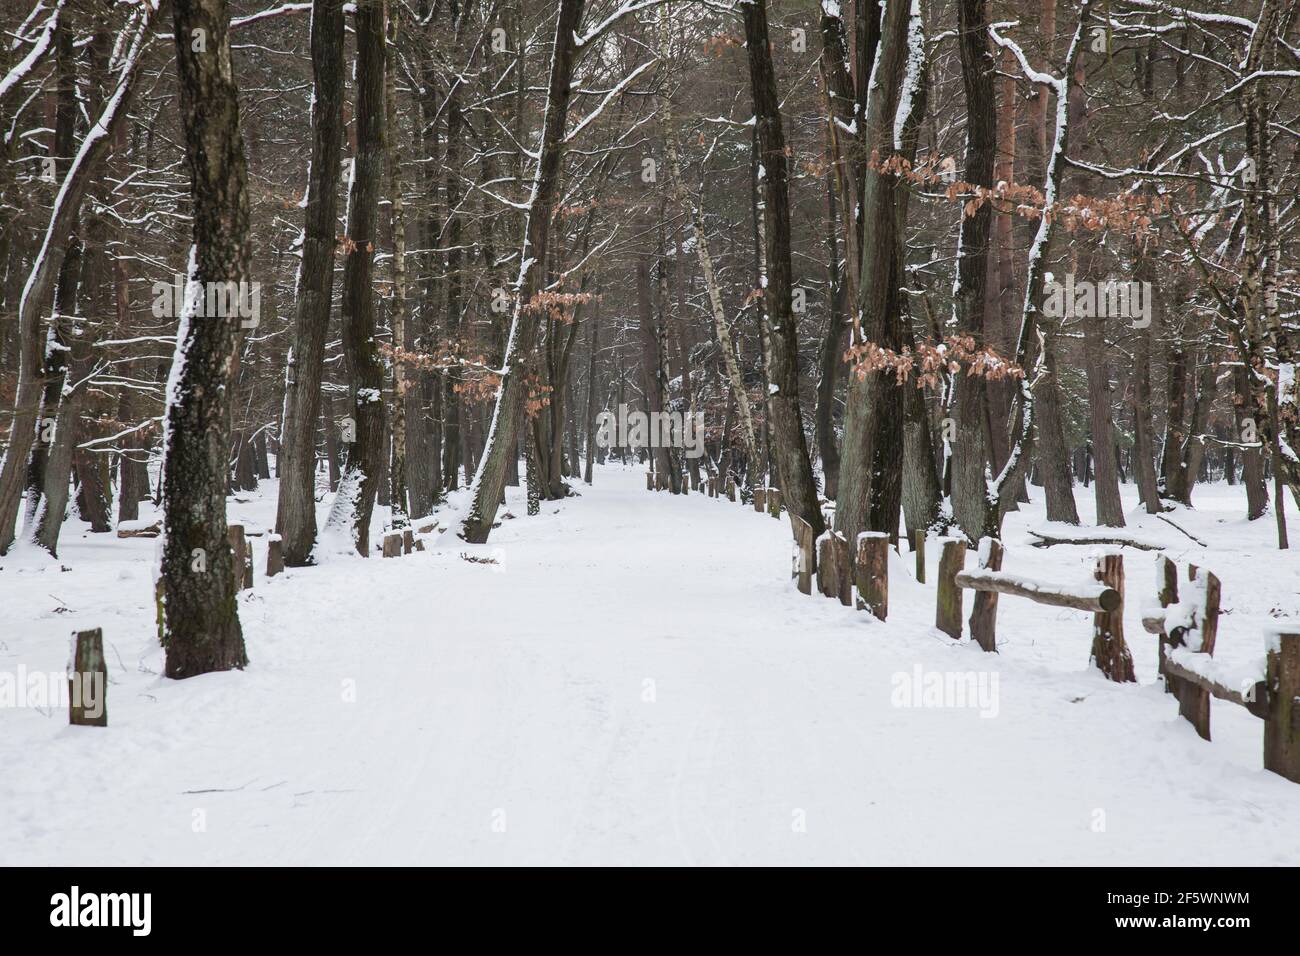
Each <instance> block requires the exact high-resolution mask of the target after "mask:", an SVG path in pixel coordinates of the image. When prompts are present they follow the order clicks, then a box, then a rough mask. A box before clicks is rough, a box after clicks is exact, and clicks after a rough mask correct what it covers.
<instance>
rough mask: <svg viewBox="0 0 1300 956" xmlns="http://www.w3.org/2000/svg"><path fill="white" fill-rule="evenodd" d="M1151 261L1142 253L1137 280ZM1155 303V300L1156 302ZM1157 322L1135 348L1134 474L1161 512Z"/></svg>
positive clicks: (1153, 509)
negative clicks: (1154, 356) (1154, 366)
mask: <svg viewBox="0 0 1300 956" xmlns="http://www.w3.org/2000/svg"><path fill="white" fill-rule="evenodd" d="M1149 272H1150V264H1149V263H1148V262H1147V259H1146V257H1145V256H1142V257H1141V258H1140V259H1139V260H1138V263H1137V268H1136V269H1135V270H1134V278H1135V279H1136V280H1137V281H1149V280H1148V276H1149ZM1154 304H1155V303H1153V305H1154ZM1155 328H1156V323H1155V322H1154V321H1153V322H1152V324H1151V325H1150V326H1148V327H1147V328H1145V329H1138V330H1137V342H1136V344H1135V345H1134V348H1133V382H1132V388H1133V474H1134V477H1135V478H1136V480H1137V486H1138V495H1139V496H1140V497H1141V499H1142V505H1143V506H1144V507H1145V508H1146V511H1147V514H1157V513H1159V511H1160V491H1159V488H1158V487H1157V484H1156V453H1155V422H1154V421H1153V419H1152V407H1151V336H1152V334H1153V331H1154V329H1155Z"/></svg>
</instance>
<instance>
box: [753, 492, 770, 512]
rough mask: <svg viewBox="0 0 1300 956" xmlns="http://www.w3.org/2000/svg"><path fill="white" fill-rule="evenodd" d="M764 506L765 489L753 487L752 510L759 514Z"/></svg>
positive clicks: (765, 499) (765, 498)
mask: <svg viewBox="0 0 1300 956" xmlns="http://www.w3.org/2000/svg"><path fill="white" fill-rule="evenodd" d="M766 507H767V489H766V488H755V489H754V510H755V511H757V512H758V513H759V514H762V513H763V510H764V509H765V508H766Z"/></svg>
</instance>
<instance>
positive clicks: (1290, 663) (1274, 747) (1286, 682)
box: [1264, 634, 1300, 783]
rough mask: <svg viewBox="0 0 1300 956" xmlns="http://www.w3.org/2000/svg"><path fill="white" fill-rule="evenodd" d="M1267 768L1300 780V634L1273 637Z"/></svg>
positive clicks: (1270, 660)
mask: <svg viewBox="0 0 1300 956" xmlns="http://www.w3.org/2000/svg"><path fill="white" fill-rule="evenodd" d="M1267 666H1268V671H1267V676H1266V678H1265V682H1266V683H1267V685H1268V719H1267V720H1266V721H1265V723H1264V769H1265V770H1271V771H1273V772H1274V773H1276V774H1280V775H1281V776H1283V777H1286V778H1287V779H1288V780H1291V781H1293V782H1295V783H1300V634H1276V635H1274V636H1273V637H1272V638H1271V639H1270V640H1269V646H1268V665H1267Z"/></svg>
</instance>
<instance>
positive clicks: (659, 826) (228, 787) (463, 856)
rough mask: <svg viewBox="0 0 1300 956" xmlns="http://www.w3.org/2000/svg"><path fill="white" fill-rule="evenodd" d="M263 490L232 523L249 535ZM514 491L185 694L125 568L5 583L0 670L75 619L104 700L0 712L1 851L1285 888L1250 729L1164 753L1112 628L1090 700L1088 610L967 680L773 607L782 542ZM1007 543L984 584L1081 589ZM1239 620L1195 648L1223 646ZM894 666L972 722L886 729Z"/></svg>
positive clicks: (1018, 636) (291, 611)
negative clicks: (1152, 877)
mask: <svg viewBox="0 0 1300 956" xmlns="http://www.w3.org/2000/svg"><path fill="white" fill-rule="evenodd" d="M273 487H274V486H273V484H267V485H266V486H265V488H266V490H265V491H264V492H263V494H262V496H261V497H259V498H255V499H254V500H252V501H250V502H247V503H245V504H232V506H231V514H232V519H236V518H240V517H244V518H246V519H247V520H248V522H249V524H250V526H257V525H258V524H259V522H260V523H261V524H262V525H265V523H267V516H268V515H269V514H270V513H271V511H272V509H273V507H274V501H275V494H274V490H273ZM516 493H517V489H513V488H512V489H510V496H511V497H510V508H509V511H510V512H511V513H513V514H514V515H517V516H518V517H514V518H511V519H507V520H504V521H503V522H502V525H501V527H500V528H499V529H498V530H497V531H496V532H494V534H493V538H492V541H491V543H490V544H488V545H486V546H482V547H467V546H461V547H452V548H448V549H445V550H441V551H436V552H427V553H424V554H417V555H414V556H411V557H406V558H402V559H401V560H396V561H381V560H368V561H363V560H360V559H334V560H331V561H329V562H327V563H326V564H325V565H324V566H322V567H318V568H312V569H303V570H291V571H290V572H288V573H286V574H284V575H282V576H280V577H277V578H275V579H274V580H269V581H268V580H264V579H263V578H262V577H261V569H260V566H259V577H258V580H257V584H256V587H255V589H254V590H253V591H252V592H249V593H246V595H245V598H244V601H243V603H242V606H241V618H242V621H243V625H244V631H245V637H246V640H247V642H248V650H249V656H250V658H251V661H252V665H251V666H250V668H249V669H248V670H247V671H245V672H243V673H227V674H211V675H207V676H203V677H199V678H194V679H192V680H188V681H183V682H174V681H164V680H162V679H161V678H160V676H159V674H160V672H161V653H160V651H159V650H158V649H157V648H156V646H155V645H156V639H155V638H154V637H153V636H152V604H151V601H150V571H149V566H150V559H151V549H152V543H151V542H144V541H119V540H118V539H116V538H113V539H109V538H108V537H107V536H81V535H78V534H72V533H69V534H68V535H67V542H68V545H67V549H66V552H65V556H64V564H65V565H66V566H68V567H70V568H71V571H69V572H67V573H63V572H60V571H59V570H58V568H57V567H49V568H45V569H43V570H42V569H40V568H38V567H36V566H34V565H28V566H25V567H24V566H22V564H21V561H19V562H17V563H15V562H13V561H11V562H10V564H9V565H7V566H6V568H5V570H4V572H3V573H2V574H0V590H2V592H3V600H2V601H0V606H3V607H4V608H5V611H4V614H3V618H4V619H5V626H4V631H3V646H0V654H2V655H3V657H2V659H0V668H3V669H5V670H10V671H12V670H13V669H15V668H16V667H18V666H19V664H22V665H23V666H25V667H26V668H27V669H28V670H29V671H30V670H37V669H40V668H46V669H49V670H51V671H58V672H59V673H61V672H62V668H63V659H64V656H65V654H66V646H67V644H66V635H67V633H68V632H69V631H70V630H71V629H73V628H79V627H88V626H101V627H103V628H104V634H105V646H106V653H107V655H108V658H109V661H110V667H111V670H112V675H111V679H112V681H113V684H112V686H111V688H110V692H109V703H108V709H109V723H110V726H109V729H108V730H106V731H105V730H97V729H91V728H70V727H68V726H66V714H65V713H62V712H60V710H59V709H58V708H57V707H54V708H53V709H52V711H50V712H48V713H42V712H40V711H39V710H37V709H31V708H28V709H3V710H0V726H2V727H3V732H2V733H0V762H3V765H4V766H5V767H6V768H7V772H6V773H5V774H4V775H3V776H2V777H0V815H2V816H3V817H4V819H5V820H6V826H5V827H4V828H3V833H0V858H3V859H4V860H5V861H6V862H9V863H36V862H40V861H42V860H49V859H59V860H61V861H63V862H66V863H70V864H71V863H78V864H80V863H98V864H111V863H131V864H135V863H192V864H233V863H288V864H292V863H309V864H314V863H380V864H387V863H407V864H430V863H476V864H483V863H511V864H530V863H537V864H541V863H553V862H560V863H572V864H594V863H615V864H618V863H627V864H633V863H641V864H679V863H688V864H777V863H873V864H908V863H936V862H943V863H956V864H974V863H1021V864H1035V863H1044V864H1045V863H1049V862H1052V863H1081V864H1103V863H1104V864H1122V863H1136V862H1146V863H1152V862H1167V863H1238V864H1252V865H1261V864H1277V863H1291V864H1295V863H1300V846H1298V845H1297V844H1298V843H1300V840H1298V839H1297V837H1296V834H1297V833H1300V789H1298V788H1297V787H1296V786H1295V785H1294V784H1290V783H1287V782H1286V781H1284V780H1282V779H1281V778H1279V777H1276V776H1274V775H1272V774H1268V773H1265V772H1264V771H1262V770H1261V769H1260V767H1259V762H1260V757H1259V748H1260V745H1259V733H1260V727H1259V723H1258V722H1257V721H1255V720H1254V718H1252V717H1250V716H1249V715H1247V714H1245V713H1244V711H1240V710H1234V709H1233V708H1231V707H1230V706H1227V705H1225V706H1223V707H1218V706H1216V708H1215V713H1214V719H1215V721H1216V724H1215V734H1216V739H1215V741H1214V743H1212V744H1206V743H1204V742H1202V741H1200V740H1199V739H1197V738H1196V736H1195V734H1194V733H1193V732H1192V730H1191V728H1190V726H1189V725H1187V724H1186V723H1184V722H1182V721H1180V720H1178V719H1177V717H1176V706H1175V705H1174V703H1173V700H1172V698H1170V697H1167V696H1166V695H1164V694H1163V693H1162V692H1161V691H1160V690H1159V688H1158V687H1156V686H1155V685H1153V684H1151V683H1150V681H1151V679H1152V676H1153V668H1154V657H1155V648H1154V641H1153V640H1152V639H1150V638H1148V637H1147V636H1146V635H1143V634H1141V633H1140V630H1139V629H1137V628H1136V626H1131V627H1130V631H1129V643H1130V645H1131V646H1132V647H1133V651H1134V656H1135V658H1137V661H1138V670H1139V677H1140V678H1141V680H1143V681H1144V682H1145V683H1143V684H1142V685H1141V686H1135V685H1127V686H1119V685H1114V684H1109V683H1107V682H1106V681H1104V680H1102V679H1101V678H1100V676H1099V675H1097V674H1096V673H1094V672H1091V671H1089V670H1088V669H1087V667H1086V665H1087V656H1088V641H1089V628H1088V619H1087V615H1084V614H1080V613H1076V612H1070V611H1060V610H1056V609H1048V608H1040V607H1038V606H1036V605H1031V604H1029V603H1028V602H1023V601H1015V600H1014V599H1004V600H1003V603H1002V613H1001V615H1000V625H1001V628H1000V629H1001V631H1002V633H1003V639H1004V641H1005V647H1004V651H1003V653H1001V654H998V655H986V654H983V653H981V652H980V651H979V650H978V648H977V647H975V646H973V645H972V644H970V643H969V642H968V641H963V642H961V643H955V642H953V641H951V640H949V639H948V638H946V637H944V636H943V635H941V634H939V633H938V632H936V631H935V630H934V629H933V628H932V627H931V624H932V620H933V613H934V605H933V588H932V586H931V587H925V586H920V585H917V584H916V583H915V582H914V581H912V580H911V578H910V576H909V573H908V568H907V562H906V561H896V562H895V564H894V565H893V566H892V567H891V578H892V581H891V593H890V621H889V623H888V624H887V625H881V624H879V623H876V622H874V621H872V620H871V619H870V617H869V615H867V614H865V613H859V612H855V611H851V610H849V609H846V608H842V607H840V606H839V605H838V604H837V603H835V602H832V601H828V600H825V599H822V598H820V597H811V598H810V597H805V596H803V595H801V594H799V593H798V592H797V591H795V590H794V588H793V587H792V586H791V585H790V583H789V580H788V577H789V551H790V546H789V531H788V529H787V526H786V522H785V521H784V520H782V521H779V522H778V521H774V520H772V519H771V518H769V517H766V516H761V515H757V514H755V513H753V512H752V511H746V510H744V509H742V508H741V507H740V506H739V505H732V504H730V503H728V502H725V501H717V500H711V499H708V498H705V497H703V496H690V497H678V498H674V497H672V496H670V495H667V494H650V493H647V492H646V491H645V490H644V473H643V472H642V471H640V470H631V469H630V470H627V471H623V470H621V469H617V468H605V469H601V470H600V471H599V472H598V474H597V480H596V484H595V486H594V487H591V488H587V487H582V488H581V497H577V498H573V499H570V500H567V501H563V502H550V503H543V510H542V515H541V516H540V517H538V518H526V517H524V516H523V502H522V500H520V499H517V498H516V497H515V495H516ZM1207 494H1208V490H1207ZM241 508H243V509H245V511H242V512H241V511H240V509H241ZM1207 520H1212V519H1210V518H1207ZM263 540H264V539H258V540H257V542H256V544H255V547H257V548H258V561H259V565H260V563H261V561H262V558H263V556H264V551H262V550H261V548H262V547H264V545H263V544H262V541H263ZM1008 542H1009V543H1008V561H1007V567H1008V568H1025V567H1033V568H1035V570H1036V573H1041V574H1051V575H1052V576H1061V575H1064V574H1066V573H1071V574H1074V575H1075V576H1076V577H1078V576H1079V575H1080V573H1081V572H1080V571H1079V568H1082V567H1083V566H1084V563H1085V562H1084V559H1083V558H1081V557H1080V555H1079V554H1078V553H1077V552H1078V551H1079V550H1080V549H1065V548H1054V549H1051V551H1049V552H1046V553H1044V552H1038V551H1030V552H1029V555H1028V556H1026V554H1025V550H1026V549H1024V548H1023V547H1019V548H1017V546H1016V544H1015V542H1014V541H1013V540H1012V539H1011V538H1010V537H1009V539H1008ZM1070 551H1073V552H1076V553H1073V554H1068V553H1067V552H1070ZM1128 554H1129V555H1133V554H1134V552H1128ZM469 557H473V558H487V559H491V560H494V561H495V562H496V563H483V562H478V561H470V560H466V558H469ZM1128 560H1129V561H1130V562H1132V565H1131V570H1130V587H1131V588H1136V589H1139V593H1144V592H1145V590H1146V589H1148V588H1149V587H1150V577H1151V573H1150V571H1149V570H1148V569H1147V563H1148V560H1147V556H1146V555H1141V556H1138V557H1129V558H1128ZM1017 561H1019V562H1020V563H1019V564H1017ZM1067 564H1069V565H1070V567H1068V568H1067V567H1066V565H1067ZM1045 565H1051V567H1049V568H1045ZM1226 570H1228V571H1230V570H1231V569H1226ZM1293 570H1294V569H1292V571H1293ZM1255 587H1256V590H1257V592H1259V591H1261V590H1266V589H1267V585H1266V584H1260V583H1256V585H1255ZM1289 587H1290V590H1291V591H1294V586H1289ZM1224 593H1225V603H1228V604H1230V603H1231V595H1232V580H1231V578H1230V577H1229V576H1228V575H1227V574H1225V588H1224ZM1130 603H1131V604H1132V605H1134V606H1131V607H1130V608H1129V615H1128V616H1129V618H1130V620H1132V621H1135V619H1136V613H1137V607H1136V605H1137V604H1138V603H1140V602H1138V601H1136V600H1132V601H1131V602H1130ZM60 607H65V608H67V610H66V611H61V610H58V608H60ZM106 608H111V611H110V610H106ZM1245 623H1246V622H1243V621H1242V617H1241V616H1240V615H1238V616H1235V617H1233V616H1229V617H1227V618H1226V619H1225V623H1224V625H1223V629H1222V630H1221V633H1220V642H1221V646H1227V645H1229V644H1230V643H1231V642H1232V641H1239V642H1240V643H1241V644H1242V645H1243V646H1254V644H1253V643H1252V642H1255V641H1257V639H1258V632H1257V631H1255V630H1253V629H1250V630H1244V631H1243V625H1244V624H1245ZM1234 631H1242V633H1241V634H1240V635H1236V634H1234V633H1233V632H1234ZM917 668H920V669H921V671H920V672H921V674H929V673H931V672H939V673H948V672H966V671H971V672H976V674H977V680H979V681H981V682H982V685H981V686H983V687H984V688H985V690H986V691H987V692H988V693H989V694H991V696H990V697H987V698H985V699H984V700H983V701H976V702H972V703H973V704H974V705H973V706H968V707H907V706H898V705H899V704H900V703H905V702H904V701H902V700H901V699H900V693H901V691H899V689H898V688H899V686H900V685H902V684H904V683H907V685H908V686H910V682H911V681H912V680H913V679H914V678H915V675H917V670H916V669H917Z"/></svg>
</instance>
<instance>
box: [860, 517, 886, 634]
mask: <svg viewBox="0 0 1300 956" xmlns="http://www.w3.org/2000/svg"><path fill="white" fill-rule="evenodd" d="M853 575H854V577H855V578H856V580H857V585H858V610H860V611H861V610H864V609H866V610H870V611H871V613H872V614H874V615H875V616H876V617H877V618H878V619H879V620H882V621H883V620H884V619H885V617H886V615H888V614H889V535H887V534H885V533H884V532H881V531H863V532H862V533H861V534H859V535H858V553H857V559H856V560H855V561H854V562H853Z"/></svg>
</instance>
